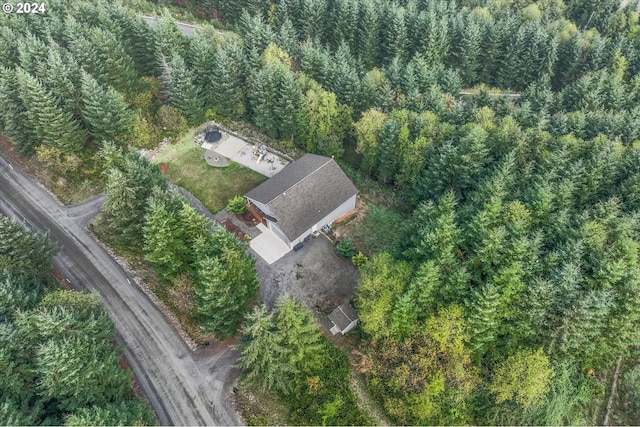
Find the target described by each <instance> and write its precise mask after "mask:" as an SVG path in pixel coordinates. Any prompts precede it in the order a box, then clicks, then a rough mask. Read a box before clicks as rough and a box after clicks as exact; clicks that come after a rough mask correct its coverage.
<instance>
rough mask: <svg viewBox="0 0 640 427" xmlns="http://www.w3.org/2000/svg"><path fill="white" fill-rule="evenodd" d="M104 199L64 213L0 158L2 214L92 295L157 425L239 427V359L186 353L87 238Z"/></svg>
mask: <svg viewBox="0 0 640 427" xmlns="http://www.w3.org/2000/svg"><path fill="white" fill-rule="evenodd" d="M101 203H102V198H100V197H97V198H94V199H91V200H89V201H87V202H85V203H83V204H80V205H75V206H70V207H64V206H62V205H60V204H59V203H58V202H57V201H56V200H55V198H54V197H53V196H52V195H51V194H50V193H49V192H47V191H46V190H45V189H43V188H42V187H41V186H39V185H38V184H37V183H35V182H34V181H32V180H31V179H30V178H29V177H27V176H25V175H23V174H22V173H21V172H20V170H19V169H18V167H12V166H11V165H10V164H9V163H8V162H7V161H6V160H5V159H4V158H2V156H1V155H0V211H2V212H4V213H5V214H7V215H8V216H10V217H13V218H16V219H18V220H20V221H22V222H25V223H26V224H27V225H28V226H30V227H31V228H33V229H35V230H37V231H49V233H50V235H51V239H52V240H53V241H56V242H58V244H59V245H60V246H61V247H62V249H61V250H60V253H59V254H58V255H57V256H56V257H55V258H54V264H55V265H56V267H58V268H59V269H60V270H61V272H62V273H63V274H65V276H66V277H67V278H68V279H70V281H71V284H72V285H73V286H74V287H75V288H77V289H86V290H89V291H91V292H96V293H98V294H99V295H100V297H101V298H102V301H103V303H104V305H105V306H106V307H107V309H108V310H109V313H110V316H111V318H112V319H113V320H114V322H115V324H116V328H117V330H118V334H119V338H120V339H121V340H122V341H123V342H125V343H126V347H125V350H124V352H125V355H126V357H127V359H128V361H129V364H130V365H131V367H132V369H133V371H134V372H135V374H136V377H137V379H138V382H139V384H140V385H141V387H142V389H143V390H144V391H145V393H146V394H147V396H148V397H149V400H150V401H151V404H152V405H153V407H154V409H155V410H156V413H157V415H158V419H159V421H160V423H162V424H163V425H238V424H240V421H239V419H238V418H237V416H236V414H235V412H234V411H233V408H232V405H231V399H230V392H231V388H232V384H233V381H234V380H235V378H236V377H237V375H238V370H237V369H235V368H233V364H234V363H235V362H236V360H237V353H236V352H234V351H233V350H231V349H229V348H227V349H224V350H222V351H220V352H217V353H214V354H209V353H213V352H211V351H209V352H204V351H196V352H192V351H191V350H190V349H189V348H188V347H187V345H186V344H185V343H184V342H183V340H182V339H181V338H180V336H179V335H178V333H177V332H176V331H175V329H174V328H173V327H172V325H171V324H170V323H169V322H167V320H166V319H165V317H164V315H163V314H162V313H161V312H160V311H159V310H158V309H157V308H156V307H155V306H154V305H153V304H152V303H151V302H150V301H149V299H148V298H147V296H146V295H145V294H144V293H143V292H142V291H141V290H139V288H138V287H137V286H135V285H132V284H130V283H129V281H130V280H131V279H130V278H128V277H127V275H126V273H125V272H124V271H123V270H122V268H121V267H120V266H119V265H118V264H117V263H116V262H115V261H114V260H113V259H112V258H111V257H110V256H109V255H108V254H107V253H106V252H105V251H104V250H103V249H102V247H101V246H100V245H98V243H96V242H95V240H93V239H92V238H91V236H89V234H88V233H87V232H86V231H85V228H84V226H85V225H86V223H87V222H88V221H89V219H90V218H91V217H92V216H93V215H95V213H97V212H98V210H99V209H100V206H101Z"/></svg>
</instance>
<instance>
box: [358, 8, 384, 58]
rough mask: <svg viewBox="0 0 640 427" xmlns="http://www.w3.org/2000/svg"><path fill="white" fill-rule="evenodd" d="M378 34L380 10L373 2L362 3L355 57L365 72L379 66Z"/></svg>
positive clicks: (379, 36)
mask: <svg viewBox="0 0 640 427" xmlns="http://www.w3.org/2000/svg"><path fill="white" fill-rule="evenodd" d="M380 32H381V31H380V9H379V8H378V7H377V4H376V3H375V2H374V1H373V0H364V1H362V2H361V8H360V20H359V21H358V40H359V43H358V45H357V47H358V50H357V56H358V57H359V59H360V61H362V63H363V64H364V67H365V69H367V70H370V69H371V68H373V67H375V66H376V65H378V64H379V62H378V55H379V51H380V38H381V35H380Z"/></svg>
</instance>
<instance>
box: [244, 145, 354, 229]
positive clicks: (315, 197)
mask: <svg viewBox="0 0 640 427" xmlns="http://www.w3.org/2000/svg"><path fill="white" fill-rule="evenodd" d="M357 193H358V189H357V188H356V187H355V185H353V183H352V182H351V181H350V180H349V178H348V177H347V175H345V173H344V172H343V171H342V169H340V166H338V164H337V163H336V162H335V160H333V159H330V158H328V157H323V156H318V155H317V154H306V155H304V156H303V157H302V158H300V159H299V160H297V161H295V162H293V163H291V164H288V165H287V166H285V167H284V169H282V170H281V171H280V172H279V173H277V174H276V175H274V176H273V177H271V178H270V179H269V180H267V181H265V182H263V183H262V184H260V185H259V186H257V187H256V188H254V189H253V190H251V191H249V192H248V193H247V194H246V195H245V196H246V197H248V198H250V199H253V200H256V201H258V202H260V203H263V204H265V205H267V206H268V207H269V209H271V212H272V213H273V216H274V217H275V218H276V219H277V220H278V227H280V229H281V230H282V231H283V232H284V234H285V235H286V236H287V238H288V239H289V240H294V239H296V238H298V237H299V236H300V235H301V234H302V233H304V232H305V231H306V230H308V229H309V228H311V226H312V225H314V224H316V223H317V222H318V221H320V220H321V219H322V218H324V217H325V216H327V215H329V214H330V213H331V212H332V211H333V210H335V209H336V208H337V207H338V206H340V205H341V204H343V203H344V202H346V201H347V200H348V199H349V198H351V197H352V196H354V195H355V194H357Z"/></svg>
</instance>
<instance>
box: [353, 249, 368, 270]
mask: <svg viewBox="0 0 640 427" xmlns="http://www.w3.org/2000/svg"><path fill="white" fill-rule="evenodd" d="M367 261H369V258H368V257H367V256H366V255H365V254H363V253H362V252H358V253H357V254H355V255H354V256H352V257H351V262H352V263H353V265H355V266H356V267H362V266H363V265H365V264H366V263H367Z"/></svg>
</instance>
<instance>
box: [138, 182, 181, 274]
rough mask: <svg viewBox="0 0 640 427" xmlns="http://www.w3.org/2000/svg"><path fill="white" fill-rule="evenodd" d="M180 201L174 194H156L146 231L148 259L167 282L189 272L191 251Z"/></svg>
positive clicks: (153, 197) (150, 200) (148, 210)
mask: <svg viewBox="0 0 640 427" xmlns="http://www.w3.org/2000/svg"><path fill="white" fill-rule="evenodd" d="M179 206H180V201H179V200H178V199H177V197H176V196H175V195H173V194H171V193H169V194H167V193H162V192H156V193H155V194H153V195H152V196H151V197H150V198H149V199H148V201H147V212H146V214H145V224H144V227H143V235H144V251H145V258H146V259H147V260H148V261H149V262H151V264H152V265H153V267H154V269H155V271H156V272H157V273H159V274H160V276H162V277H163V278H164V279H168V280H170V279H173V278H175V277H177V276H178V275H179V274H181V273H184V272H186V271H188V266H189V260H188V252H189V248H188V247H187V246H186V243H187V242H186V241H185V235H184V234H185V233H184V229H183V228H182V224H181V221H180V219H179V218H178V212H177V209H178V207H179Z"/></svg>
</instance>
